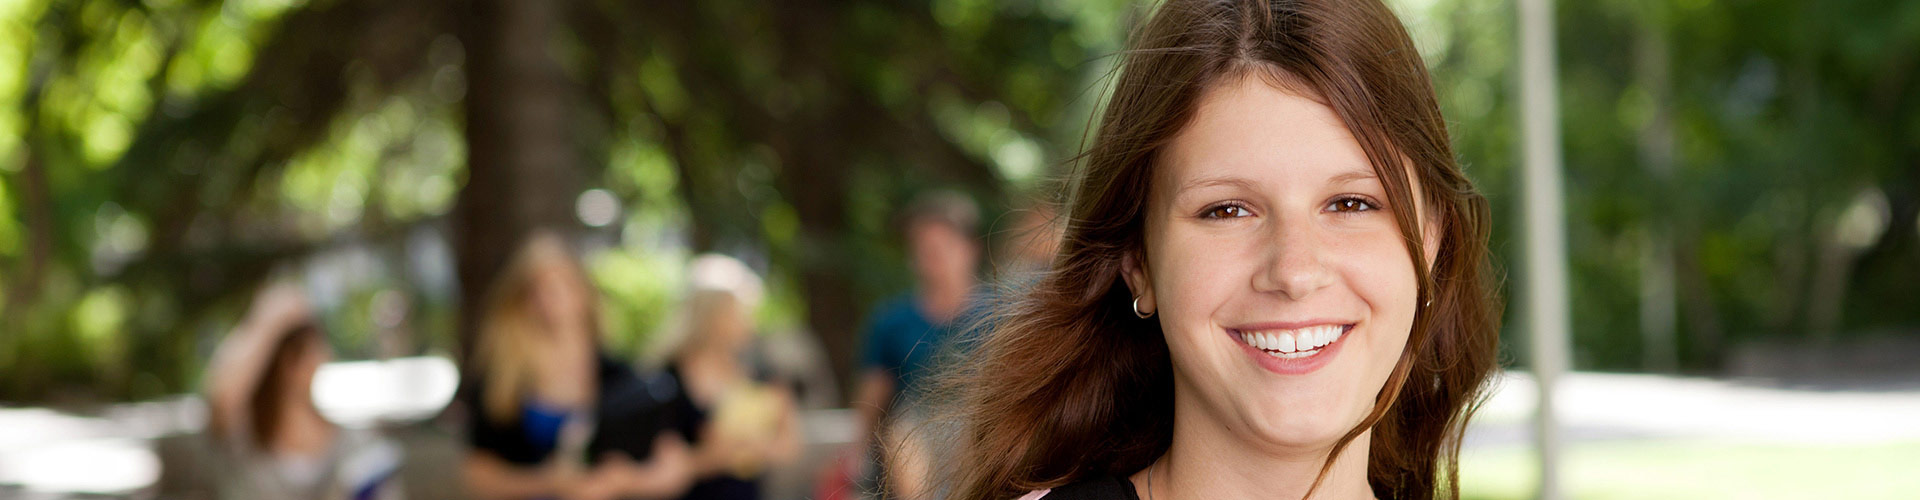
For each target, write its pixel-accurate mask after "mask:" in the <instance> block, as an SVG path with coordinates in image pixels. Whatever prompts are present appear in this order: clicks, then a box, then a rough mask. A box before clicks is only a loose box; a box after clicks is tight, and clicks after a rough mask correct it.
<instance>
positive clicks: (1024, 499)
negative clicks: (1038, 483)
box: [1020, 488, 1053, 500]
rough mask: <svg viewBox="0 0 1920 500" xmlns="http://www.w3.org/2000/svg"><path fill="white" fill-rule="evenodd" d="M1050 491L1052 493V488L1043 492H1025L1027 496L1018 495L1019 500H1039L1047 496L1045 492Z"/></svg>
mask: <svg viewBox="0 0 1920 500" xmlns="http://www.w3.org/2000/svg"><path fill="white" fill-rule="evenodd" d="M1050 491H1053V488H1047V489H1044V490H1033V491H1030V492H1027V494H1025V495H1020V500H1040V497H1044V496H1047V492H1050Z"/></svg>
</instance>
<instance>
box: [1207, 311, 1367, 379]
mask: <svg viewBox="0 0 1920 500" xmlns="http://www.w3.org/2000/svg"><path fill="white" fill-rule="evenodd" d="M1323 325H1346V330H1345V331H1342V332H1340V338H1338V339H1334V341H1333V343H1331V344H1327V345H1326V346H1325V347H1321V348H1320V352H1319V353H1318V354H1314V355H1312V356H1307V357H1304V358H1292V359H1287V358H1276V357H1273V356H1272V355H1270V354H1267V353H1266V352H1265V351H1261V350H1260V349H1257V348H1254V347H1253V346H1250V345H1247V343H1246V342H1242V341H1241V340H1240V332H1245V331H1262V330H1298V329H1301V328H1306V327H1313V326H1323ZM1359 326H1360V325H1359V324H1358V323H1356V322H1351V321H1338V320H1319V319H1316V320H1308V321H1294V322H1270V323H1250V324H1245V325H1236V326H1231V327H1226V328H1225V329H1223V330H1222V332H1223V333H1224V334H1225V335H1226V336H1227V338H1228V340H1230V341H1232V342H1233V345H1236V346H1240V351H1241V352H1243V353H1246V355H1247V356H1248V357H1250V358H1252V359H1253V362H1254V364H1257V365H1260V368H1263V369H1266V370H1267V371H1269V372H1273V373H1276V374H1280V375H1305V374H1308V373H1313V372H1314V371H1315V370H1319V369H1320V367H1323V366H1326V365H1327V364H1328V363H1331V362H1333V358H1334V356H1338V355H1339V354H1340V350H1341V349H1340V348H1341V347H1342V346H1345V345H1346V344H1347V337H1348V336H1349V335H1351V334H1352V333H1353V331H1354V330H1355V329H1357V328H1359Z"/></svg>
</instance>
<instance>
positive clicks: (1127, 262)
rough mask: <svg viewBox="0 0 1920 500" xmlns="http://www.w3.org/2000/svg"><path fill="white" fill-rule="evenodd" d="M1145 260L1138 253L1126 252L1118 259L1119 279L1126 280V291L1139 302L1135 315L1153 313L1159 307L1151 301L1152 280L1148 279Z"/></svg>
mask: <svg viewBox="0 0 1920 500" xmlns="http://www.w3.org/2000/svg"><path fill="white" fill-rule="evenodd" d="M1148 276H1149V275H1148V273H1147V264H1146V260H1145V259H1144V258H1143V257H1142V256H1141V255H1140V253H1139V252H1127V254H1126V255H1125V256H1122V257H1121V258H1120V278H1121V279H1123V280H1126V282H1127V290H1129V291H1131V292H1133V296H1134V297H1135V298H1138V299H1139V300H1140V302H1139V310H1138V311H1135V312H1136V313H1149V314H1151V313H1153V312H1154V311H1156V310H1158V308H1159V306H1158V305H1157V304H1155V303H1154V301H1153V279H1152V278H1149V277H1148Z"/></svg>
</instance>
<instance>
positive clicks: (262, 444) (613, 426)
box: [204, 190, 1055, 500]
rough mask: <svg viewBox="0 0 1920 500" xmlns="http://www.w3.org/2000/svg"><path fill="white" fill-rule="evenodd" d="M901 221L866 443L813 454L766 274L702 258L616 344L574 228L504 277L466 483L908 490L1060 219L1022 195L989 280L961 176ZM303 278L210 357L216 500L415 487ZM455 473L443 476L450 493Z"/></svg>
mask: <svg viewBox="0 0 1920 500" xmlns="http://www.w3.org/2000/svg"><path fill="white" fill-rule="evenodd" d="M899 212H900V213H901V215H900V216H899V217H898V218H897V221H896V223H897V226H896V228H897V230H898V234H899V235H900V237H901V242H900V243H901V244H902V245H903V247H904V250H905V251H906V253H907V255H908V256H909V260H910V261H911V265H912V271H913V275H914V276H915V278H916V283H915V285H914V287H913V288H912V289H911V290H903V291H901V293H900V294H899V295H898V296H896V297H894V298H892V299H889V300H886V301H883V302H881V303H880V304H879V305H878V306H877V307H875V308H873V310H872V311H871V312H870V313H869V315H868V316H867V318H866V319H865V321H864V324H863V325H850V327H857V328H860V329H861V330H860V331H861V339H862V340H861V344H860V345H861V347H860V351H859V352H858V353H851V354H852V359H856V360H857V362H858V369H857V373H858V379H857V381H856V382H855V383H856V387H855V388H854V391H853V393H852V398H850V401H849V402H850V406H849V407H850V411H848V412H846V413H847V414H849V415H850V416H851V417H852V418H850V419H849V420H850V424H851V427H852V431H851V433H850V434H849V435H850V436H851V437H850V439H844V440H840V441H838V442H834V443H832V444H831V445H830V446H832V447H833V448H834V449H833V450H832V451H830V452H828V453H827V454H826V456H825V457H824V459H821V460H817V462H818V463H800V462H801V461H802V459H803V457H802V448H803V447H804V446H809V445H813V446H818V445H819V443H817V442H810V441H815V440H817V439H816V437H810V436H809V433H808V431H807V430H806V429H805V427H806V426H804V425H803V423H802V412H801V410H800V408H801V405H800V404H799V401H800V393H801V392H803V389H804V387H803V385H804V384H801V383H800V381H798V380H796V379H795V376H793V375H792V374H788V373H782V372H781V371H780V370H776V369H773V367H772V366H771V364H770V363H769V362H768V361H767V357H766V356H765V353H764V352H763V349H762V346H761V345H760V344H761V343H762V342H761V340H762V338H763V336H761V335H758V334H757V333H758V332H759V331H760V327H759V325H757V324H756V322H755V318H756V317H757V316H756V312H757V311H758V308H760V307H761V305H762V301H763V298H764V296H765V295H766V290H765V284H764V283H763V281H762V279H761V278H760V277H759V275H758V273H756V272H755V271H754V270H753V269H752V268H751V267H750V266H749V265H747V264H745V263H743V262H742V261H741V260H738V259H735V258H733V257H729V256H725V255H720V254H704V255H699V256H696V257H694V258H692V259H690V261H689V262H687V264H686V266H687V267H686V270H687V277H688V279H687V283H688V284H687V286H686V289H685V290H684V292H683V295H682V297H681V298H680V304H679V306H678V313H677V315H676V317H674V318H672V320H671V321H668V322H667V324H668V325H670V326H668V327H666V328H664V329H663V330H662V331H660V332H657V333H655V334H654V335H652V337H651V339H652V340H651V341H650V342H649V345H648V346H647V348H646V349H644V352H642V353H639V354H637V355H624V353H619V352H615V351H614V350H612V349H609V348H608V347H607V346H606V345H605V343H604V342H603V338H604V337H603V336H604V335H605V334H606V332H604V331H603V330H602V326H601V322H600V320H599V318H600V316H599V311H600V309H601V304H600V302H601V301H602V300H605V299H603V298H602V297H601V296H600V295H599V294H598V293H596V289H595V287H594V286H593V284H592V282H591V281H590V280H589V278H588V276H587V274H586V272H585V270H584V269H583V266H582V264H581V258H580V256H579V255H578V254H576V250H575V248H574V247H573V245H571V244H570V243H569V242H568V241H567V239H566V238H565V237H564V236H562V235H561V234H560V233H558V232H538V233H535V234H533V235H531V236H530V237H528V238H527V239H526V240H525V241H524V242H523V243H522V244H521V245H519V248H518V249H517V251H516V253H515V254H514V257H513V258H512V260H511V261H510V263H509V264H508V265H507V266H506V268H505V269H504V270H503V271H502V272H501V273H500V274H499V277H498V278H497V279H496V280H495V281H494V282H493V283H492V284H491V286H490V287H489V290H490V292H489V294H488V296H487V297H486V299H485V302H484V303H485V310H484V311H483V312H481V313H480V314H478V315H477V317H478V318H480V319H479V321H478V323H477V324H476V325H474V327H475V336H474V340H473V342H472V345H470V346H467V347H468V349H467V359H466V360H465V361H464V362H463V363H461V366H460V388H459V390H458V393H457V394H458V396H457V397H455V398H454V400H453V403H452V404H451V405H450V406H449V408H448V410H447V411H446V412H445V414H444V415H445V416H446V417H445V418H443V420H447V421H452V422H455V424H454V425H455V426H457V427H459V428H460V432H459V433H458V435H459V436H460V437H461V438H462V441H464V446H463V447H461V449H462V451H461V452H460V453H461V455H463V456H462V457H460V459H459V464H458V465H457V467H454V469H455V470H457V471H458V473H457V474H448V476H454V477H449V478H447V479H449V480H452V479H456V478H457V480H458V481H459V483H460V484H459V485H457V487H458V493H457V494H451V495H448V496H451V497H462V498H485V499H669V498H681V499H758V498H767V497H769V495H768V494H767V493H766V492H765V491H763V483H764V482H765V478H766V476H767V475H768V473H769V471H770V470H774V469H778V468H786V469H794V468H805V469H806V470H807V471H808V472H806V474H805V475H806V476H807V477H808V478H809V480H810V482H811V483H812V484H810V485H808V489H809V491H808V492H807V494H808V495H807V496H810V497H813V498H821V499H827V500H832V499H851V498H913V497H917V496H918V495H919V494H921V493H922V492H924V489H925V487H924V484H925V482H926V476H927V474H928V471H927V465H926V464H927V463H928V462H929V460H928V457H927V455H928V453H930V450H928V449H927V447H926V446H925V445H924V444H923V442H924V441H925V440H924V439H923V438H920V437H917V434H916V432H914V430H915V429H916V428H918V426H919V425H920V424H921V423H922V422H924V421H925V420H926V418H927V416H926V413H927V410H926V409H925V406H926V405H925V404H923V403H922V402H921V398H923V397H924V396H923V395H924V394H925V393H926V390H927V387H926V386H927V385H928V384H929V380H931V379H932V378H933V377H932V372H933V371H935V370H936V367H937V365H938V364H939V361H938V360H939V359H940V354H941V353H942V352H943V351H944V350H946V349H949V348H951V346H954V345H956V344H958V343H959V342H957V339H960V338H961V337H962V336H964V335H966V334H968V332H970V331H974V330H977V326H975V325H977V324H979V320H980V319H981V318H983V317H984V314H983V313H985V312H986V309H987V308H988V304H991V303H992V298H991V297H992V296H993V295H994V294H995V290H1001V289H1004V288H1005V287H1017V286H1019V283H1020V282H1021V281H1022V280H1027V279H1031V277H1032V276H1035V273H1036V272H1037V271H1038V270H1039V269H1043V268H1044V267H1045V265H1046V262H1047V259H1048V258H1049V257H1050V256H1051V255H1052V249H1051V245H1052V244H1054V239H1055V238H1054V233H1053V232H1052V231H1053V230H1052V228H1051V227H1052V226H1051V224H1052V223H1053V217H1052V212H1051V211H1049V210H1047V209H1045V208H1044V207H1043V206H1041V205H1036V207H1035V208H1034V209H1031V210H1019V211H1015V212H1014V213H1013V214H1012V215H1010V216H1009V217H1010V220H1009V222H1010V223H1009V224H1002V225H1001V228H1000V230H1001V231H1002V232H1003V234H1010V235H1012V237H1011V238H1007V240H1009V241H1010V242H1011V243H1010V244H1008V245H1007V246H1005V247H1004V249H1003V250H1000V251H999V252H1000V255H998V257H1002V258H999V259H996V261H997V262H998V263H999V266H1000V268H999V269H995V270H994V272H993V273H991V274H992V275H993V276H994V277H995V278H994V280H995V281H998V282H1001V283H998V284H995V285H989V284H987V280H986V279H985V277H984V276H985V273H983V270H982V266H981V263H982V262H983V260H985V259H984V258H985V257H986V255H985V254H986V253H987V252H986V251H985V248H986V244H985V243H984V241H986V238H984V236H985V235H983V234H982V224H981V215H980V211H979V209H978V207H977V206H976V205H975V204H974V203H973V202H972V201H971V199H970V198H969V197H967V196H966V195H964V194H961V193H958V192H954V191H945V190H938V191H931V192H928V193H925V194H923V195H921V196H919V197H918V198H916V199H915V200H913V201H912V202H911V203H909V204H907V205H906V206H904V207H902V208H901V210H899ZM314 318H315V313H314V311H313V306H312V305H311V304H310V302H309V300H308V299H307V298H306V297H305V296H303V294H302V292H301V291H300V288H299V287H298V286H295V285H292V284H287V283H280V284H274V285H269V286H267V287H266V288H265V289H264V291H262V292H261V293H260V294H258V296H257V297H256V299H255V300H254V302H253V303H252V305H251V307H250V310H249V312H248V314H247V315H246V317H245V318H244V319H243V320H242V321H241V322H240V323H239V324H238V325H237V326H236V327H235V328H234V329H233V330H232V333H231V334H229V335H228V336H227V337H226V338H225V339H223V340H222V341H221V344H220V347H219V349H218V350H217V352H216V354H215V356H214V359H213V360H212V361H211V364H210V365H209V367H208V370H207V380H206V383H205V394H204V396H205V400H206V402H207V409H208V419H207V421H208V426H207V429H206V432H205V433H204V435H205V437H206V438H207V441H208V442H209V443H210V444H211V445H212V446H211V449H213V450H215V454H216V455H217V456H218V457H217V462H216V464H217V465H213V466H212V467H213V469H214V470H215V471H216V472H215V473H214V474H212V475H213V476H215V477H216V478H217V481H215V482H216V483H217V485H215V488H216V490H217V492H218V494H219V496H220V497H221V498H232V499H255V498H260V499H267V498H271V499H282V498H284V499H347V498H352V499H393V498H401V497H404V496H405V494H406V493H405V492H407V491H419V490H418V489H417V487H418V486H421V485H414V486H415V487H416V488H405V487H403V485H402V484H401V483H402V482H403V479H402V478H411V477H417V476H410V475H405V474H401V473H400V472H401V470H400V469H401V468H402V467H403V464H404V463H406V460H405V459H404V455H405V454H406V452H407V450H405V449H404V447H403V446H401V445H399V444H397V442H396V440H394V439H393V438H391V437H388V436H382V435H381V433H380V432H379V430H378V429H377V428H374V429H367V428H350V427H343V426H341V425H338V424H337V423H335V422H331V421H329V420H328V419H327V418H326V416H324V415H323V413H322V412H321V411H320V410H319V408H318V407H317V405H316V404H315V401H314V397H313V391H312V390H311V388H312V385H313V380H314V376H315V373H316V372H317V371H318V370H319V369H320V368H321V367H322V365H324V364H325V363H327V362H328V361H329V360H331V359H332V352H331V350H330V349H329V347H328V343H327V341H326V339H327V335H328V333H327V332H326V331H324V330H323V328H322V326H321V325H320V323H319V322H317V321H316V320H315V319H314ZM454 487H455V485H432V488H433V489H434V490H441V489H442V488H454Z"/></svg>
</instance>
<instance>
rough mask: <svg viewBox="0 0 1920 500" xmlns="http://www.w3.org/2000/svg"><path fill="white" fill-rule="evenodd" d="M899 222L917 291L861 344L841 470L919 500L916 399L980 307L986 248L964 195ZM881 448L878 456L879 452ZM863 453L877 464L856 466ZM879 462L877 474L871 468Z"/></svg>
mask: <svg viewBox="0 0 1920 500" xmlns="http://www.w3.org/2000/svg"><path fill="white" fill-rule="evenodd" d="M899 221H900V223H899V225H900V228H901V230H902V231H901V232H902V234H904V236H905V240H906V246H907V253H908V255H909V257H910V259H911V261H912V266H913V275H914V279H915V288H914V290H913V292H912V293H911V294H909V295H905V296H901V297H897V298H894V299H892V300H889V301H887V302H885V303H883V304H881V305H880V306H879V307H878V308H876V309H874V311H873V312H872V313H871V314H870V315H869V316H868V318H869V319H868V320H867V321H868V324H867V329H866V331H865V332H864V334H863V337H862V339H861V342H862V347H861V352H860V358H859V361H860V363H861V368H860V372H861V374H860V385H859V388H858V391H857V392H856V393H855V398H854V400H853V404H852V408H853V410H854V411H855V412H856V413H857V417H856V418H857V420H856V422H855V425H856V427H855V434H854V436H855V441H854V442H853V443H852V444H851V445H850V446H849V448H848V449H847V450H846V451H845V452H843V454H842V458H841V462H840V465H838V466H836V467H838V468H840V469H841V470H842V471H844V473H846V474H850V475H853V476H855V477H858V478H860V480H861V482H863V483H868V484H866V486H868V487H872V488H876V489H877V490H878V491H879V493H880V494H881V496H883V497H889V498H917V497H918V496H919V495H920V493H921V486H922V485H924V484H925V483H926V477H927V470H926V464H927V460H926V453H927V450H926V449H925V447H924V445H923V444H922V443H921V442H920V441H919V440H916V439H913V436H912V434H913V432H912V430H913V429H915V428H917V427H918V424H919V423H920V422H921V421H922V420H923V415H922V414H921V411H920V408H919V404H918V403H917V402H916V401H915V400H914V398H915V396H916V395H917V391H919V390H920V389H921V386H920V385H919V384H920V382H921V381H922V380H924V379H925V377H926V376H927V375H928V374H929V372H930V370H931V369H932V367H933V363H934V360H936V359H937V356H938V352H939V351H940V349H941V348H943V347H944V346H946V345H947V344H949V343H950V341H951V340H952V337H954V335H955V333H956V332H958V331H959V330H960V329H962V328H964V327H965V326H966V325H965V317H966V313H967V311H968V310H969V308H972V307H975V306H976V304H978V303H979V297H977V296H976V294H977V292H978V290H977V288H978V287H977V286H976V285H977V284H978V283H979V277H978V275H977V273H978V270H979V261H980V243H979V242H978V241H977V238H976V236H975V231H976V230H977V228H978V227H979V223H980V209H979V207H977V206H976V205H974V203H973V200H972V199H970V198H968V197H967V196H966V195H964V194H960V193H958V192H954V191H946V190H941V191H932V192H928V193H924V194H922V195H920V196H918V197H917V198H915V199H914V200H913V201H912V202H911V203H909V204H908V205H907V207H906V210H905V211H904V213H903V214H902V215H901V216H900V219H899ZM875 440H877V441H875ZM876 444H877V445H878V446H877V447H878V448H879V449H878V450H873V448H875V447H876V446H875V445H876ZM870 450H873V451H870ZM861 453H873V454H876V455H877V457H875V458H873V459H869V460H860V461H856V460H853V459H852V458H850V457H856V456H859V455H858V454H861ZM861 462H867V463H866V464H864V465H861V464H860V463H861ZM873 462H877V465H878V466H879V469H878V470H875V469H873V468H872V467H871V465H873Z"/></svg>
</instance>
